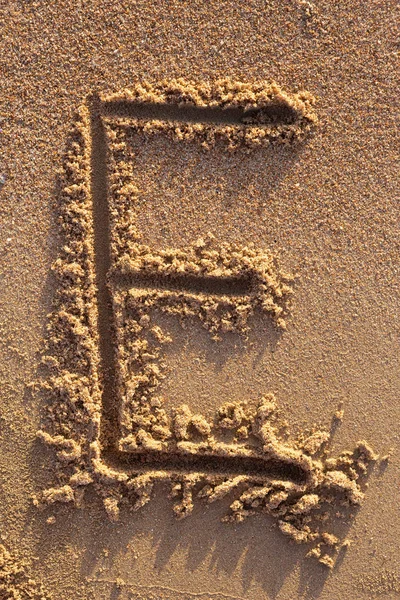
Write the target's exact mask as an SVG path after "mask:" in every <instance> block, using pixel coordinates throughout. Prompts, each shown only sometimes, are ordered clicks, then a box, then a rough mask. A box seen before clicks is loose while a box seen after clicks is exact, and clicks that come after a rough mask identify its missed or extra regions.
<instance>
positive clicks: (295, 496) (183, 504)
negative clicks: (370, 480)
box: [36, 80, 374, 566]
mask: <svg viewBox="0 0 400 600" xmlns="http://www.w3.org/2000/svg"><path fill="white" fill-rule="evenodd" d="M315 123H316V117H315V113H314V110H313V98H312V96H311V95H310V94H308V93H307V92H299V93H297V94H289V93H287V92H285V91H283V90H282V89H281V88H279V86H277V85H276V84H267V83H265V82H261V83H259V84H246V83H238V82H232V81H230V80H221V81H218V82H216V83H214V84H195V83H192V82H185V81H183V80H177V81H169V82H164V83H162V84H159V85H150V84H146V85H137V86H136V87H134V88H132V89H131V90H127V91H125V92H123V93H122V94H115V95H113V96H108V97H104V98H100V97H98V96H95V95H93V96H91V97H90V98H88V100H87V102H86V103H85V104H84V105H82V106H81V107H80V109H79V111H78V116H77V119H76V122H75V123H74V126H73V128H72V131H71V135H70V137H69V140H68V145H67V150H66V153H65V160H64V182H63V187H62V192H61V195H60V210H61V222H62V227H63V233H64V237H65V243H64V246H63V249H62V252H61V255H60V258H59V259H58V260H57V262H56V265H55V271H56V274H57V276H58V282H59V286H58V292H57V297H56V309H55V310H54V312H53V314H52V316H51V319H50V323H49V340H48V349H47V354H46V357H45V362H46V363H47V365H48V368H49V375H48V378H47V380H46V382H45V384H44V386H43V388H44V390H45V391H46V393H47V395H48V398H49V401H48V405H47V413H46V417H45V419H44V423H43V427H42V430H41V431H40V432H39V436H40V437H41V438H42V439H43V440H44V441H45V442H46V443H48V444H49V445H51V446H53V447H54V448H55V449H56V453H57V458H58V461H59V463H60V465H61V470H60V472H61V474H62V475H61V477H62V481H61V485H59V486H58V487H56V488H50V489H48V490H45V491H43V492H42V493H41V494H40V495H39V496H38V497H37V499H36V503H37V504H42V505H44V504H49V503H50V504H51V503H53V502H56V501H62V502H73V503H75V504H77V505H79V504H80V503H81V502H82V501H83V496H84V491H85V489H86V487H87V486H88V485H91V486H93V487H94V488H95V489H96V490H97V492H98V493H99V495H100V496H101V498H102V499H103V503H104V507H105V509H106V511H107V514H108V515H109V517H110V518H111V519H112V520H116V519H118V517H119V510H120V505H121V504H122V503H126V502H130V503H131V504H132V506H133V508H134V509H139V508H140V507H141V506H143V505H144V504H146V503H147V502H148V501H149V500H150V498H151V494H152V490H153V487H154V484H156V483H157V482H159V481H164V482H169V483H170V485H171V497H172V498H173V499H174V511H175V513H176V515H177V516H178V517H180V518H182V517H185V516H187V515H189V514H190V512H191V511H192V509H193V502H194V500H195V499H196V498H202V499H203V500H204V501H206V502H214V501H216V500H218V499H220V498H223V497H225V496H227V495H228V494H230V495H231V496H232V503H231V506H230V509H229V513H228V514H227V515H226V517H225V520H226V521H228V522H229V521H236V522H237V521H243V520H244V519H246V518H247V517H249V516H250V515H252V514H254V513H257V512H258V513H259V512H262V513H265V514H268V515H270V516H272V517H274V518H275V519H276V520H277V523H278V526H279V528H280V529H281V530H282V532H283V533H284V534H286V535H288V536H290V537H291V538H293V539H294V540H296V541H297V542H305V543H310V544H312V549H311V550H310V552H311V553H312V555H313V556H316V557H317V558H318V559H319V560H320V561H321V562H322V563H323V564H326V565H327V566H332V564H333V556H334V555H335V553H336V552H337V551H338V549H339V548H340V545H341V541H340V539H339V537H338V536H336V535H335V534H333V533H328V532H327V528H329V527H330V525H331V524H332V522H333V519H328V518H327V516H329V514H330V513H331V512H337V510H338V509H337V507H338V505H345V506H357V505H359V504H360V502H361V500H362V498H363V492H362V489H361V486H360V482H361V478H362V476H363V475H365V473H366V471H367V467H368V464H369V462H370V461H371V460H372V459H373V458H374V455H373V453H372V451H371V450H370V449H369V448H368V446H367V445H366V444H365V443H364V442H360V443H359V444H358V445H357V446H356V448H355V449H354V450H353V451H351V452H345V453H343V454H342V455H340V456H339V457H337V458H332V457H328V455H327V451H326V447H327V442H328V441H329V434H328V433H327V432H325V431H313V432H310V433H309V434H308V435H306V434H304V436H303V437H302V438H301V439H297V438H296V439H293V438H291V437H290V436H289V435H288V434H285V435H284V434H282V432H281V427H280V418H279V413H278V411H277V406H276V399H275V397H274V395H273V394H271V393H267V394H266V395H265V396H264V397H262V398H261V399H260V402H259V404H258V406H255V407H253V406H250V404H248V403H235V402H229V401H228V402H225V403H224V404H223V405H222V406H220V407H218V408H217V410H216V412H215V417H214V418H213V419H210V418H206V417H205V416H204V415H202V414H193V413H192V411H191V409H190V408H189V407H188V406H187V405H181V406H174V408H173V410H172V411H167V410H166V408H165V406H164V404H163V398H162V397H160V396H159V395H158V387H159V384H160V381H161V379H162V377H163V373H162V360H161V358H162V355H163V349H164V347H165V346H166V345H168V343H169V341H170V339H169V336H168V333H167V332H166V331H164V330H163V328H162V327H160V326H159V325H156V324H155V323H154V322H153V315H154V314H155V313H158V314H165V315H169V316H171V315H172V316H175V317H176V318H177V319H178V321H179V320H190V321H194V320H196V321H198V322H199V323H200V324H201V326H202V327H204V328H205V329H206V330H207V331H208V332H209V333H210V335H212V336H214V337H216V336H223V335H224V333H225V332H228V331H235V332H238V333H244V332H246V331H247V329H248V327H249V319H250V317H251V316H252V315H253V314H254V313H255V311H257V312H260V313H261V314H262V315H263V316H264V317H265V318H268V319H271V320H272V321H273V323H274V325H275V327H276V328H277V329H280V330H284V329H285V326H286V317H287V314H288V308H289V304H288V300H289V297H290V294H291V292H292V290H291V287H290V281H291V278H290V276H288V275H285V274H284V273H283V272H282V271H281V270H280V269H279V267H278V265H277V263H276V259H275V257H274V256H273V255H272V254H271V253H270V252H269V251H268V250H260V249H257V248H255V247H254V246H248V247H241V246H238V245H235V244H232V243H218V242H217V240H216V239H215V238H214V236H212V235H207V236H205V237H204V238H202V239H198V240H196V241H194V242H193V243H192V244H191V245H190V246H188V247H186V248H184V249H173V248H172V249H171V248H168V249H165V250H159V251H155V250H153V249H151V248H150V247H149V246H147V245H146V243H145V240H143V239H142V234H141V232H140V230H139V228H138V226H137V211H138V205H139V202H138V191H137V187H136V185H135V171H134V168H133V161H132V160H131V144H130V141H131V140H132V138H133V137H136V136H142V137H143V139H147V140H148V139H151V138H153V137H157V136H160V135H161V136H164V137H165V136H166V138H167V139H168V140H170V143H171V144H179V143H181V142H182V140H183V141H185V143H193V144H196V145H199V144H200V146H201V147H202V148H203V149H204V152H207V151H208V150H209V149H211V148H215V147H217V148H218V151H220V152H228V153H229V152H251V151H252V150H253V149H254V148H265V149H267V147H268V146H274V145H275V144H285V145H289V146H291V145H292V144H295V143H297V142H298V141H299V140H301V139H302V138H304V137H305V136H306V135H307V134H308V133H309V132H310V131H311V129H312V127H313V126H314V125H315ZM265 151H267V150H265ZM227 439H228V441H227ZM321 515H324V518H321Z"/></svg>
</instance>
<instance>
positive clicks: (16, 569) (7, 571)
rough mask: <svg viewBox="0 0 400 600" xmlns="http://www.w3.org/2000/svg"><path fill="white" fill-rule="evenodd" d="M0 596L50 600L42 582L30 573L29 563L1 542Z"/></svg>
mask: <svg viewBox="0 0 400 600" xmlns="http://www.w3.org/2000/svg"><path fill="white" fill-rule="evenodd" d="M0 598H3V599H4V600H50V598H51V596H49V595H48V594H47V593H46V592H45V591H44V590H43V587H42V585H41V584H40V583H37V582H36V581H35V580H34V579H32V578H31V577H30V576H29V574H28V565H27V564H26V563H25V562H24V561H19V560H16V559H15V557H14V556H12V555H11V554H10V552H9V551H8V550H7V548H5V546H3V545H2V544H0Z"/></svg>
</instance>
